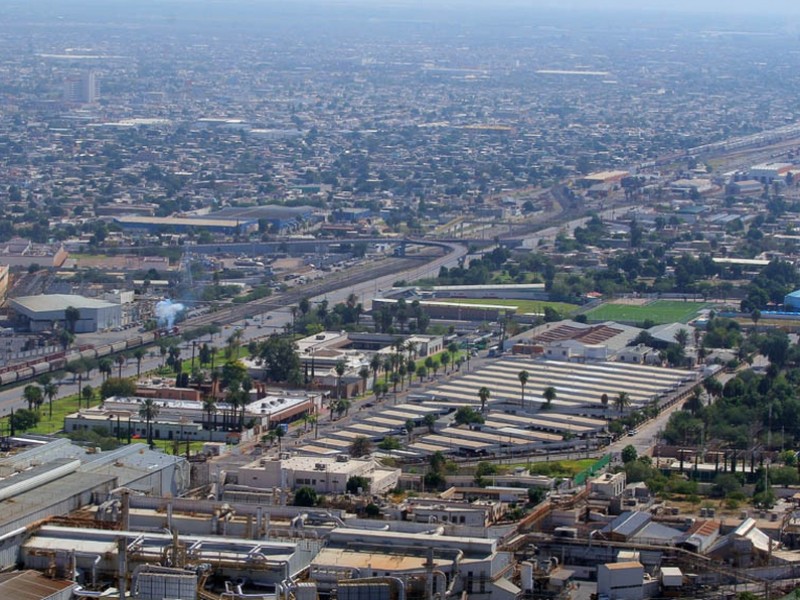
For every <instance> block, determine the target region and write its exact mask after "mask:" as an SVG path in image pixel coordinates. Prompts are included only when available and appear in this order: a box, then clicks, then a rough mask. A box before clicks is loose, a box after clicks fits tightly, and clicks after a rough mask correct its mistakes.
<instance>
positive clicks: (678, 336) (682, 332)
mask: <svg viewBox="0 0 800 600" xmlns="http://www.w3.org/2000/svg"><path fill="white" fill-rule="evenodd" d="M675 341H676V342H677V343H678V346H680V347H681V348H686V344H688V343H689V332H688V331H687V330H686V329H684V328H683V327H681V328H680V329H678V331H677V332H675Z"/></svg>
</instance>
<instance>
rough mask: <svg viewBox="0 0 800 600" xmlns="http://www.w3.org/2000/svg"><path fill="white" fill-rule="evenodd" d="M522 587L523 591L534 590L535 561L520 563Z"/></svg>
mask: <svg viewBox="0 0 800 600" xmlns="http://www.w3.org/2000/svg"><path fill="white" fill-rule="evenodd" d="M519 566H520V587H521V588H522V591H523V592H531V591H533V563H530V562H524V563H521V564H520V565H519Z"/></svg>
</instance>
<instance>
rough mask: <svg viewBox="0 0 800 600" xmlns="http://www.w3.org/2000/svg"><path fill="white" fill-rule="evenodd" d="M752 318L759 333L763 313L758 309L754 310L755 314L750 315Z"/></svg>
mask: <svg viewBox="0 0 800 600" xmlns="http://www.w3.org/2000/svg"><path fill="white" fill-rule="evenodd" d="M750 318H751V319H752V320H753V327H754V328H755V330H756V333H758V321H759V320H760V319H761V311H760V310H758V309H757V308H754V309H753V312H751V313H750Z"/></svg>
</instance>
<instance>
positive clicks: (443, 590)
mask: <svg viewBox="0 0 800 600" xmlns="http://www.w3.org/2000/svg"><path fill="white" fill-rule="evenodd" d="M431 575H432V576H433V577H436V578H437V579H439V580H440V582H441V585H434V586H433V587H434V590H433V591H434V593H433V597H434V598H443V597H446V596H447V575H445V574H444V571H440V570H439V569H434V570H433V571H431ZM455 579H456V574H455V573H453V581H455ZM437 590H439V591H437Z"/></svg>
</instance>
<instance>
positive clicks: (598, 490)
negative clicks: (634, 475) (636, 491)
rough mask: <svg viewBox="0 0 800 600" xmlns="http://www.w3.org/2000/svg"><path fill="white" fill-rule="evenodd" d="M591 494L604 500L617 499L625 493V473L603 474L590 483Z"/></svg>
mask: <svg viewBox="0 0 800 600" xmlns="http://www.w3.org/2000/svg"><path fill="white" fill-rule="evenodd" d="M590 489H591V491H592V493H594V494H597V495H599V496H603V497H604V498H618V497H619V496H621V495H622V492H623V491H625V471H620V472H619V473H603V474H601V475H599V476H597V477H595V478H594V479H592V480H591V482H590Z"/></svg>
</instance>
